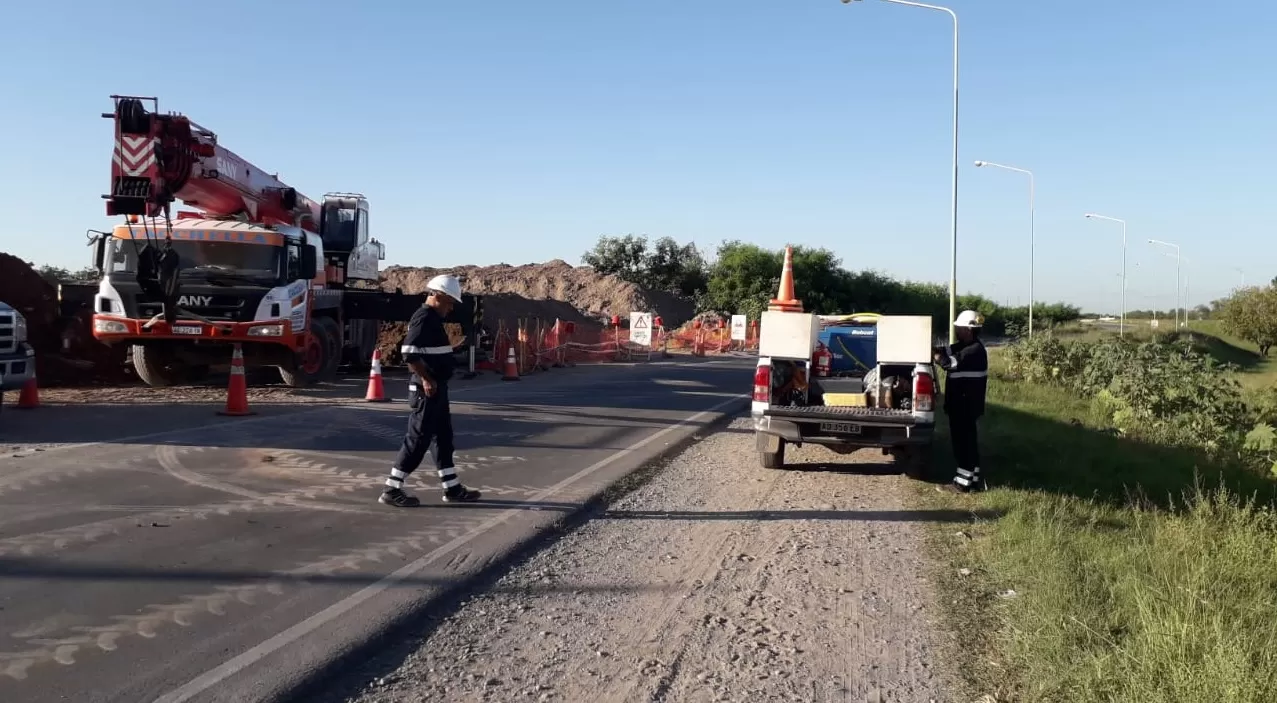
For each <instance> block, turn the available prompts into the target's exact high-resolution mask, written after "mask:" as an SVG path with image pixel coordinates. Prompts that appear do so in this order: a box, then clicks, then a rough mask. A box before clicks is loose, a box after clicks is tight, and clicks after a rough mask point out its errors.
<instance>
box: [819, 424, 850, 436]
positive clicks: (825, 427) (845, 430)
mask: <svg viewBox="0 0 1277 703" xmlns="http://www.w3.org/2000/svg"><path fill="white" fill-rule="evenodd" d="M820 431H821V432H830V433H833V434H860V425H857V424H855V423H854V422H822V423H820Z"/></svg>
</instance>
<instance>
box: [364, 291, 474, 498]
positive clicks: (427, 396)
mask: <svg viewBox="0 0 1277 703" xmlns="http://www.w3.org/2000/svg"><path fill="white" fill-rule="evenodd" d="M426 290H427V292H428V296H427V297H426V303H425V305H423V306H422V307H421V309H419V310H417V312H415V313H413V315H412V319H411V320H410V321H409V322H408V334H407V336H406V337H405V338H404V342H403V346H402V348H401V351H402V352H403V358H404V361H405V362H406V363H407V364H408V367H409V368H411V369H412V379H411V380H410V381H409V382H408V402H409V405H410V406H411V408H412V414H411V415H410V416H409V418H408V432H407V433H406V434H405V435H404V439H403V445H402V446H400V448H399V456H398V457H397V458H396V459H395V465H394V468H392V469H391V470H390V477H389V478H387V479H386V488H385V490H384V491H383V492H382V494H381V498H380V499H379V501H380V502H381V503H384V504H385V505H390V506H394V507H396V508H412V507H416V506H418V505H420V504H421V501H419V500H417V498H416V497H415V496H412V495H409V494H408V493H406V492H405V491H404V490H403V482H404V480H405V479H406V478H408V476H409V475H411V474H412V472H413V471H415V470H416V469H417V467H418V466H420V465H421V462H422V460H424V459H425V457H426V450H427V449H429V448H430V443H431V441H432V440H433V442H434V460H435V469H437V470H438V472H439V480H440V481H441V482H443V499H444V500H445V501H447V502H469V501H475V500H478V499H479V496H480V494H479V491H473V490H470V489H468V488H466V487H465V486H463V485H461V481H460V479H458V478H457V469H456V465H455V464H454V463H453V459H452V453H453V450H454V447H453V443H452V442H453V432H452V409H451V407H450V406H449V402H448V381H449V380H450V379H451V378H452V373H453V367H454V366H455V365H456V357H455V356H454V350H453V348H452V341H451V340H450V339H449V338H448V331H447V328H445V327H444V318H446V317H447V316H448V313H450V312H452V307H453V306H454V305H456V304H457V303H460V302H461V282H460V281H458V280H457V277H456V276H449V275H440V276H435V277H434V278H432V279H430V282H429V283H428V284H426Z"/></svg>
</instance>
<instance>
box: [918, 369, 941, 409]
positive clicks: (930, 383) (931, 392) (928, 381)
mask: <svg viewBox="0 0 1277 703" xmlns="http://www.w3.org/2000/svg"><path fill="white" fill-rule="evenodd" d="M935 402H936V382H935V380H933V379H932V378H931V374H928V373H919V374H917V375H916V376H914V377H913V409H914V410H916V411H917V412H921V413H929V412H934V411H935Z"/></svg>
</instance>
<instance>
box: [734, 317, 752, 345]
mask: <svg viewBox="0 0 1277 703" xmlns="http://www.w3.org/2000/svg"><path fill="white" fill-rule="evenodd" d="M748 325H749V321H748V319H747V318H746V317H745V316H744V315H732V341H733V342H743V341H745V339H746V336H745V328H746V327H747V326H748Z"/></svg>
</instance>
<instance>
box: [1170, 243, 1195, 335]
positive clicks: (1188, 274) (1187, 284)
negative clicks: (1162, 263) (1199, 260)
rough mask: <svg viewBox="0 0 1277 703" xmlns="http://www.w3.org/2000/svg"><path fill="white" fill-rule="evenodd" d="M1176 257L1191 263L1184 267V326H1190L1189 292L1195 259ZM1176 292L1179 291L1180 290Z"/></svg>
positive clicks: (1177, 283)
mask: <svg viewBox="0 0 1277 703" xmlns="http://www.w3.org/2000/svg"><path fill="white" fill-rule="evenodd" d="M1163 254H1165V255H1166V256H1171V254H1170V253H1169V252H1163ZM1175 259H1177V260H1182V261H1183V262H1184V263H1186V264H1188V265H1189V268H1187V269H1184V297H1183V303H1182V305H1183V308H1184V326H1185V327H1188V293H1189V290H1190V286H1191V284H1192V282H1193V269H1192V266H1193V260H1192V259H1190V258H1188V257H1187V256H1183V257H1181V256H1175ZM1178 285H1179V282H1178V281H1176V286H1178ZM1176 292H1177V293H1178V291H1176Z"/></svg>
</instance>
